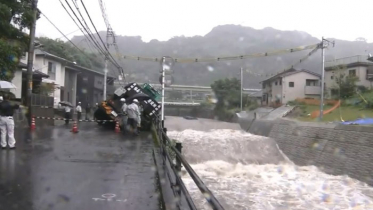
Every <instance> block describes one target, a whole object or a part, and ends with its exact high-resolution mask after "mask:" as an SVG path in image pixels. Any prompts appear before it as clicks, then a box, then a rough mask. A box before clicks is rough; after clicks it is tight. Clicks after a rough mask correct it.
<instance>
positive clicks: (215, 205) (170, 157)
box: [155, 119, 224, 210]
mask: <svg viewBox="0 0 373 210" xmlns="http://www.w3.org/2000/svg"><path fill="white" fill-rule="evenodd" d="M162 124H163V123H162V122H161V120H160V119H157V120H156V121H155V130H156V133H157V137H158V140H159V142H158V143H159V145H160V150H161V155H162V164H163V169H164V171H165V173H166V175H167V176H168V179H169V180H170V181H171V182H172V183H171V186H172V190H173V193H174V195H175V196H176V197H179V198H181V197H183V198H184V200H185V202H186V205H187V207H186V206H183V203H182V202H181V201H182V199H177V200H178V201H177V203H176V206H177V207H178V209H191V210H197V208H196V206H195V204H194V202H193V200H192V197H191V196H190V194H189V192H188V190H187V188H186V187H185V184H184V182H183V180H182V178H181V167H182V166H183V167H184V168H185V170H186V172H187V173H188V174H189V176H190V177H191V178H192V179H193V181H194V183H195V184H196V186H197V187H198V188H199V190H200V192H201V193H202V195H203V196H204V198H205V199H206V201H207V202H208V203H209V204H210V207H211V208H212V209H214V210H224V208H223V207H222V205H221V204H220V203H219V201H218V200H217V199H216V197H215V196H214V194H213V193H212V192H211V191H210V190H209V189H208V188H207V186H206V185H205V184H204V183H203V181H202V180H201V178H200V177H199V176H198V175H197V173H196V172H195V171H194V170H193V168H192V167H191V166H190V164H189V163H188V161H187V160H186V159H185V157H184V156H183V155H182V154H181V143H176V144H175V143H173V142H172V141H171V140H170V138H169V137H168V136H167V129H166V128H164V126H163V125H162ZM174 160H175V161H174ZM167 166H169V167H167Z"/></svg>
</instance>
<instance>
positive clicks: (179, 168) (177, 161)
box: [175, 142, 183, 172]
mask: <svg viewBox="0 0 373 210" xmlns="http://www.w3.org/2000/svg"><path fill="white" fill-rule="evenodd" d="M175 148H176V149H177V151H179V152H180V154H181V150H182V148H183V145H182V144H181V143H180V142H176V145H175ZM176 170H177V171H178V172H181V161H180V160H179V158H176Z"/></svg>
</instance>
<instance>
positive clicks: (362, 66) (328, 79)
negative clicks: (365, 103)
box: [325, 55, 373, 96]
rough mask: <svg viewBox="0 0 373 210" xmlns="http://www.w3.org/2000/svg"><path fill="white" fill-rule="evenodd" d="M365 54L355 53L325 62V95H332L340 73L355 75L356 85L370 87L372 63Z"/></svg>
mask: <svg viewBox="0 0 373 210" xmlns="http://www.w3.org/2000/svg"><path fill="white" fill-rule="evenodd" d="M368 59H369V57H368V56H367V55H355V56H351V57H346V58H340V59H335V60H330V61H326V62H325V87H326V90H327V93H328V94H327V95H328V96H332V95H333V94H334V93H333V90H335V89H336V88H338V87H337V83H336V78H337V77H339V76H342V75H352V76H356V77H357V78H358V79H359V81H357V82H356V85H358V86H365V87H366V88H368V89H372V85H373V84H372V82H373V63H372V62H370V61H369V60H368Z"/></svg>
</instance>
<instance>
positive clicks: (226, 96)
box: [211, 78, 256, 120]
mask: <svg viewBox="0 0 373 210" xmlns="http://www.w3.org/2000/svg"><path fill="white" fill-rule="evenodd" d="M211 88H212V90H213V91H214V93H215V96H216V99H217V100H218V101H217V103H216V106H215V110H214V111H215V115H216V116H218V118H219V119H220V120H230V119H231V118H232V117H233V115H234V113H235V112H237V111H238V110H239V108H240V105H241V91H240V89H241V85H240V81H239V80H238V79H237V78H231V79H229V78H225V79H221V80H217V81H215V82H214V83H213V84H212V85H211ZM242 101H243V108H244V109H245V108H247V107H250V106H252V105H253V104H255V103H256V102H253V101H252V100H250V98H249V96H247V95H243V97H242Z"/></svg>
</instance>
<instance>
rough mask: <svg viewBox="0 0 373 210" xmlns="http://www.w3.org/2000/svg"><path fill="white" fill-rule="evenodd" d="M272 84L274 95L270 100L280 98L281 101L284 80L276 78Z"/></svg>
mask: <svg viewBox="0 0 373 210" xmlns="http://www.w3.org/2000/svg"><path fill="white" fill-rule="evenodd" d="M271 85H272V97H271V101H270V102H276V100H279V101H280V103H281V101H282V100H281V97H282V81H281V78H278V79H276V80H275V81H272V82H271Z"/></svg>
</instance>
